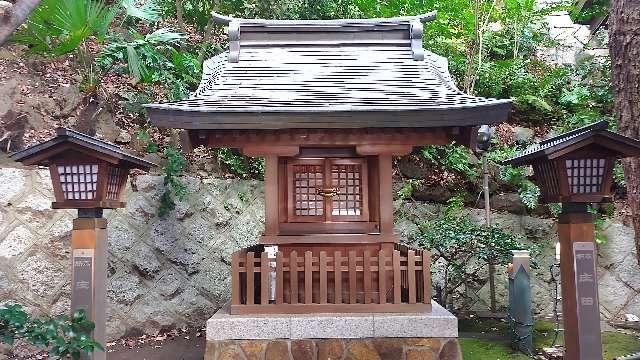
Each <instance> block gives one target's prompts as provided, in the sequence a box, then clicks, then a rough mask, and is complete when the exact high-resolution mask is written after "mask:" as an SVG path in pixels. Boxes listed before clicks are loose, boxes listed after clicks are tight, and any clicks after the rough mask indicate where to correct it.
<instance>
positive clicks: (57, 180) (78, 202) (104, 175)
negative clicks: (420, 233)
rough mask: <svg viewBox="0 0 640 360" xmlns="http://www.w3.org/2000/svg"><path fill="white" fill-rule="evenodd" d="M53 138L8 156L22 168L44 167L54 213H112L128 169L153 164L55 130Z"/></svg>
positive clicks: (119, 202)
mask: <svg viewBox="0 0 640 360" xmlns="http://www.w3.org/2000/svg"><path fill="white" fill-rule="evenodd" d="M56 134H57V136H56V137H55V138H53V139H51V140H49V141H46V142H44V143H41V144H38V145H34V146H32V147H29V148H27V149H24V150H21V151H18V152H16V153H14V154H13V155H12V158H13V159H14V160H16V161H20V162H22V163H23V164H25V165H42V166H48V167H49V171H50V173H51V182H52V184H53V191H54V194H55V199H56V201H55V202H53V203H52V207H53V208H54V209H90V208H102V209H115V208H120V207H124V202H123V200H122V195H123V191H124V188H125V184H126V182H127V176H128V175H129V171H130V170H131V169H142V170H148V169H149V168H150V167H151V166H154V164H152V163H150V162H148V161H145V160H143V159H140V158H138V157H135V156H131V155H129V154H127V153H124V152H123V151H122V150H121V149H120V148H119V147H118V146H115V145H113V144H110V143H108V142H105V141H102V140H98V139H96V138H93V137H91V136H87V135H85V134H82V133H79V132H77V131H73V130H70V129H65V128H59V129H57V130H56Z"/></svg>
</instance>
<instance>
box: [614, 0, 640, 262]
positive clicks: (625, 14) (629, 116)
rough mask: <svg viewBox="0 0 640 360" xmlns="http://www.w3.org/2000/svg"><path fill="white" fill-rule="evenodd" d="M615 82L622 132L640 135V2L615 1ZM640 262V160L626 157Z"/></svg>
mask: <svg viewBox="0 0 640 360" xmlns="http://www.w3.org/2000/svg"><path fill="white" fill-rule="evenodd" d="M609 52H610V54H611V82H612V85H613V91H614V95H615V104H614V111H615V114H616V118H617V122H618V131H619V132H620V133H621V134H623V135H626V136H630V137H632V138H635V139H638V138H640V1H638V0H612V1H611V15H610V18H609ZM623 166H624V174H625V181H626V183H627V197H628V201H629V205H630V207H631V211H632V215H633V227H634V229H635V233H636V256H637V260H638V263H639V264H640V159H637V158H632V159H626V160H623Z"/></svg>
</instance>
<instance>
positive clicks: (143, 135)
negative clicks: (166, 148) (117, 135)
mask: <svg viewBox="0 0 640 360" xmlns="http://www.w3.org/2000/svg"><path fill="white" fill-rule="evenodd" d="M136 139H138V140H139V141H140V142H141V143H142V144H143V145H144V150H145V151H146V152H147V153H149V154H153V153H156V152H158V144H156V143H154V142H153V141H151V136H149V132H147V131H146V130H138V131H136Z"/></svg>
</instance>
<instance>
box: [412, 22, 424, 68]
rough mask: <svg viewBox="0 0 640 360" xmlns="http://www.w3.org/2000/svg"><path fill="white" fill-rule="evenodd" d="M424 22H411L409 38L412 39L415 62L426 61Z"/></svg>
mask: <svg viewBox="0 0 640 360" xmlns="http://www.w3.org/2000/svg"><path fill="white" fill-rule="evenodd" d="M422 30H423V27H422V22H420V21H418V20H413V21H411V28H410V29H409V37H410V38H411V53H412V54H413V60H416V61H424V49H423V48H422Z"/></svg>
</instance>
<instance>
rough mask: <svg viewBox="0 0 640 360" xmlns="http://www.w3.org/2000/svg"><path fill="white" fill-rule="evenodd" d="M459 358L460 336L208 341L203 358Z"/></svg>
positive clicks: (216, 359) (341, 359)
mask: <svg viewBox="0 0 640 360" xmlns="http://www.w3.org/2000/svg"><path fill="white" fill-rule="evenodd" d="M223 359H247V360H249V359H251V360H343V359H344V360H436V359H441V360H459V359H462V355H461V354H460V347H459V345H458V340H457V339H451V338H443V339H437V338H370V339H302V340H220V341H208V342H207V349H206V354H205V357H204V360H223Z"/></svg>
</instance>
